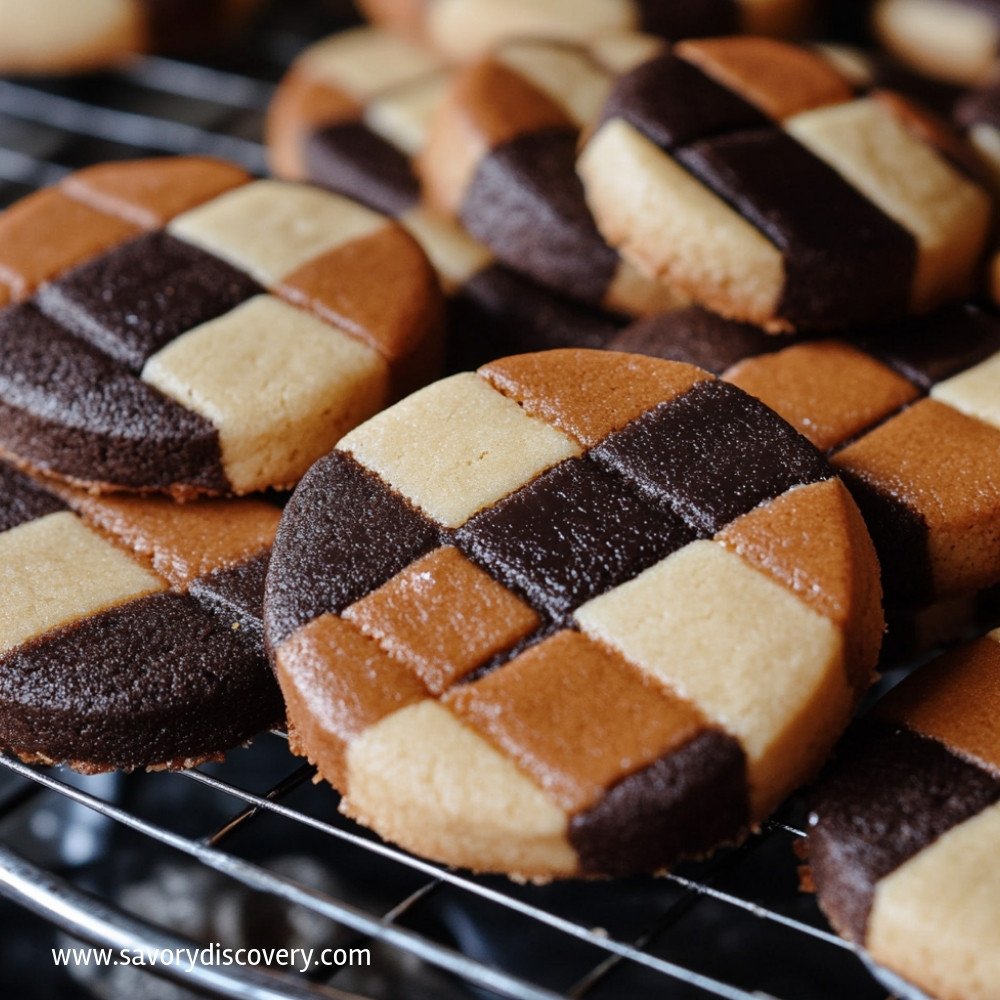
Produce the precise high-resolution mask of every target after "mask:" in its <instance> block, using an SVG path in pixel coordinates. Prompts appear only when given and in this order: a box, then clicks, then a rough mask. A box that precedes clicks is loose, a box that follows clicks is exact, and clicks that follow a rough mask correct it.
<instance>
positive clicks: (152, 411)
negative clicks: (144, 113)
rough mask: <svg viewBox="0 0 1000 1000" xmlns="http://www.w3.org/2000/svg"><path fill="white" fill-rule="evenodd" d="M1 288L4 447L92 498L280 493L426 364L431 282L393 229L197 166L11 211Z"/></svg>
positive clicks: (345, 203) (206, 163)
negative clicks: (132, 493)
mask: <svg viewBox="0 0 1000 1000" xmlns="http://www.w3.org/2000/svg"><path fill="white" fill-rule="evenodd" d="M387 288H391V289H392V295H386V294H385V290H386V289H387ZM0 289H2V290H3V294H5V295H6V296H7V297H8V298H9V299H11V300H13V301H14V302H15V303H16V304H14V305H11V306H10V307H8V308H7V309H4V310H3V311H0V449H2V450H3V451H5V452H6V453H8V454H9V455H11V456H13V457H14V458H15V459H16V460H17V461H18V462H19V463H21V464H23V465H25V466H28V467H31V468H35V469H40V470H44V471H45V472H48V473H52V474H54V475H57V476H60V477H62V478H64V479H67V480H71V481H74V482H77V483H84V484H87V485H88V486H91V487H93V488H98V489H103V488H110V487H116V488H124V489H134V490H161V491H167V492H170V493H173V494H175V495H180V496H185V495H192V494H199V493H206V494H211V493H229V492H232V493H248V492H251V491H254V490H260V489H263V488H265V487H269V486H289V485H291V484H293V483H295V482H296V481H297V480H298V478H299V477H300V476H301V475H302V473H303V472H305V470H306V469H307V468H308V467H309V465H310V464H311V463H312V462H313V461H315V459H316V458H317V457H319V456H320V455H322V454H324V453H325V452H326V451H328V450H329V449H330V447H331V446H332V445H333V444H334V443H335V442H336V440H337V439H338V438H339V437H340V436H341V435H342V434H344V433H345V432H346V431H348V430H350V428H351V427H353V426H355V425H356V424H358V423H360V422H361V421H362V420H365V419H366V418H367V417H369V416H371V415H372V414H373V413H375V412H377V411H378V410H379V409H381V408H382V407H383V406H385V405H386V404H387V403H388V402H389V401H390V400H391V399H392V397H393V396H394V395H399V394H402V393H403V392H405V391H408V390H409V389H411V388H413V387H414V386H416V385H419V384H422V383H423V382H425V381H427V380H429V378H431V377H433V376H434V375H435V373H436V371H437V369H438V368H439V364H440V358H439V354H440V350H441V343H440V319H441V317H440V310H441V302H440V291H439V289H438V286H437V280H436V278H435V275H434V273H433V271H432V269H431V268H430V265H429V264H428V262H427V260H426V257H425V256H424V254H423V252H422V251H421V250H420V248H419V247H418V246H417V244H416V243H415V242H414V241H413V239H412V238H411V237H410V236H408V235H407V234H406V233H405V232H404V231H403V229H402V228H401V227H400V226H398V225H397V224H396V223H394V222H392V221H391V220H389V219H387V218H385V217H384V216H382V215H379V214H377V213H375V212H372V211H370V210H369V209H367V208H364V207H362V206H361V205H358V204H357V203H356V202H353V201H350V200H348V199H346V198H343V197H339V196H337V195H333V194H330V193H328V192H325V191H320V190H319V189H317V188H312V187H307V186H304V185H296V184H286V183H282V182H278V181H250V179H249V178H248V177H247V176H246V175H245V174H243V173H242V172H241V171H239V170H237V169H236V168H235V167H230V166H228V165H226V164H223V163H218V162H215V161H210V160H197V159H167V160H148V161H134V162H131V163H124V164H121V163H117V164H108V165H102V166H98V167H91V168H89V169H87V170H83V171H81V172H79V173H77V174H74V175H72V176H71V177H69V178H68V179H67V180H65V181H63V182H62V183H61V184H60V185H59V186H58V187H54V188H48V189H46V190H44V191H41V192H39V193H37V194H34V195H32V196H30V197H28V198H26V199H25V200H24V201H22V202H19V203H18V204H16V205H14V206H13V207H12V208H10V209H8V210H7V211H6V212H5V213H3V215H0Z"/></svg>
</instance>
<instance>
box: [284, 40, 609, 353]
mask: <svg viewBox="0 0 1000 1000" xmlns="http://www.w3.org/2000/svg"><path fill="white" fill-rule="evenodd" d="M450 78H451V72H450V71H449V70H448V69H446V67H445V65H444V63H443V61H442V60H441V59H440V58H439V57H437V56H434V55H432V54H430V53H429V51H428V49H427V48H425V47H423V46H420V45H418V44H416V43H412V42H407V41H405V40H402V39H400V38H399V37H398V36H396V35H393V34H391V33H389V32H387V31H384V30H380V29H378V28H358V29H354V30H351V31H345V32H341V33H340V34H337V35H334V36H332V37H331V38H328V39H325V40H323V41H321V42H319V43H317V44H316V45H314V46H312V47H310V48H309V49H307V50H306V51H305V52H304V53H303V54H302V56H300V57H299V59H298V60H297V61H296V62H295V64H294V65H293V66H292V68H291V69H290V70H289V72H288V74H287V75H286V77H285V79H284V80H283V81H282V83H281V85H280V86H279V88H278V92H277V94H276V95H275V99H274V101H273V102H272V104H271V107H270V109H269V113H268V148H269V151H270V158H271V166H272V169H273V170H274V172H275V173H276V174H277V175H278V176H279V177H283V178H286V179H290V180H308V181H311V182H313V183H315V184H319V185H321V186H323V187H325V188H329V189H330V190H332V191H336V192H338V193H340V194H344V195H347V196H348V197H349V198H353V199H355V200H357V201H359V202H361V203H362V204H365V205H368V206H369V207H371V208H374V209H376V210H377V211H382V212H386V213H387V214H389V215H392V216H394V217H395V218H396V219H397V220H398V221H399V223H400V224H401V225H402V226H404V227H405V228H406V229H407V230H408V231H409V232H410V234H411V235H412V236H413V237H414V238H415V239H416V240H417V242H418V243H420V245H421V246H422V247H423V249H424V251H425V252H426V253H427V256H428V258H429V259H430V261H431V263H432V264H433V265H434V268H435V269H436V271H437V273H438V277H439V278H440V280H441V285H442V287H443V289H444V291H445V292H446V294H447V296H448V305H449V310H448V311H449V330H450V334H449V337H448V344H447V348H448V351H447V353H448V358H447V368H448V369H449V370H453V371H454V370H464V369H468V368H475V367H478V365H480V364H482V363H484V362H485V361H488V360H492V359H494V358H498V357H502V356H504V355H506V354H512V353H519V352H520V351H526V350H538V349H545V348H552V347H570V346H573V347H599V346H601V345H602V344H603V343H604V342H605V341H606V340H607V339H608V337H610V336H612V335H613V334H614V333H615V332H616V330H617V328H618V326H619V325H621V324H620V322H619V320H618V319H616V318H613V317H610V316H604V315H601V314H599V313H598V312H596V311H592V310H588V309H586V308H581V307H580V306H579V305H577V304H576V303H575V302H573V301H571V300H569V299H568V298H566V297H564V296H559V295H555V294H551V293H550V292H549V291H548V290H546V289H544V288H542V287H541V286H540V285H538V284H537V283H535V282H533V281H530V280H529V279H526V278H524V277H522V276H521V275H519V274H517V273H516V272H515V271H513V270H511V269H510V268H507V267H505V266H504V265H503V264H501V263H499V262H498V261H497V259H496V257H495V256H494V254H493V252H492V251H491V250H490V249H489V247H487V246H486V245H485V244H483V243H481V242H480V241H478V240H476V239H474V238H473V237H472V236H471V235H469V233H468V232H467V231H466V230H465V229H464V228H463V227H462V226H461V224H460V223H458V222H456V221H455V220H454V219H452V218H451V217H449V216H448V215H447V214H445V213H443V212H440V211H437V210H435V209H433V208H432V207H430V206H428V205H427V204H426V203H425V201H424V200H423V197H422V186H421V181H420V178H419V177H418V175H417V173H416V170H415V169H414V159H415V158H416V157H417V156H418V154H419V153H420V151H421V150H423V148H424V145H425V142H426V137H427V133H428V130H429V128H430V122H431V119H432V118H433V115H434V113H435V111H436V110H437V109H438V107H439V106H440V104H441V102H442V100H443V99H444V96H445V94H446V93H447V90H448V82H449V80H450ZM568 180H569V182H570V183H571V184H572V183H573V178H572V177H570V178H569V179H568ZM598 239H599V237H598ZM600 253H603V254H605V255H606V253H607V249H606V248H605V249H604V250H603V251H600Z"/></svg>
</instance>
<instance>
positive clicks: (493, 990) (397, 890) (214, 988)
mask: <svg viewBox="0 0 1000 1000" xmlns="http://www.w3.org/2000/svg"><path fill="white" fill-rule="evenodd" d="M276 6H279V5H276ZM282 6H286V7H287V6H289V5H282ZM292 20H293V23H291V24H289V23H286V22H287V18H286V19H285V20H279V21H278V22H277V23H272V24H271V25H270V26H269V27H268V29H267V30H263V31H261V32H259V33H258V35H257V36H256V40H255V41H254V42H253V43H252V44H251V45H249V46H248V47H247V49H246V50H245V51H243V52H242V53H241V55H240V58H239V60H238V62H237V64H236V65H237V68H236V69H234V68H232V66H226V67H222V66H220V65H218V64H215V65H204V64H198V63H191V62H179V61H175V60H171V59H165V58H159V57H150V58H145V59H142V60H141V61H138V62H136V63H134V64H133V65H131V66H129V67H128V68H127V69H125V70H123V71H121V72H117V73H114V74H108V75H101V76H96V77H91V78H87V79H84V80H76V81H58V80H31V81H23V80H22V81H5V80H0V204H7V203H9V202H11V201H13V200H15V199H17V198H19V197H21V196H23V195H25V194H27V193H29V192H30V191H31V190H33V189H35V188H37V187H39V186H42V185H45V184H49V183H52V182H54V181H56V180H58V179H59V178H60V177H62V176H63V175H64V174H66V173H68V172H70V171H71V170H74V169H77V168H79V167H82V166H85V165H87V164H89V163H93V162H100V161H102V160H108V159H118V158H128V157H135V156H143V155H155V154H161V153H208V154H214V155H218V156H222V157H226V158H228V159H231V160H235V161H237V162H239V163H241V164H243V165H244V166H246V167H247V168H249V169H250V170H252V171H254V172H257V173H262V172H264V169H265V164H264V155H263V147H262V146H261V144H260V136H261V124H262V118H263V115H262V109H264V108H265V107H266V104H267V101H268V98H269V96H270V94H271V91H272V84H273V81H274V80H276V79H277V78H278V77H279V75H280V72H281V70H282V68H283V67H284V66H286V65H287V63H288V60H289V59H290V58H291V57H292V56H293V55H294V53H295V52H296V51H297V50H298V49H300V48H301V47H302V46H303V45H304V44H306V43H307V42H308V41H310V40H311V38H310V35H313V36H315V35H316V34H322V33H324V32H325V31H327V30H329V29H330V27H333V26H335V24H331V23H330V18H329V16H327V21H325V22H324V21H323V19H322V17H320V18H319V19H318V20H309V19H308V18H303V17H302V16H301V12H300V17H299V22H298V24H297V25H296V24H295V23H294V19H292ZM334 20H335V19H334ZM303 23H305V24H309V25H310V29H309V30H308V31H305V32H304V31H303V30H301V25H302V24H303ZM246 67H249V69H246ZM0 763H2V765H3V769H5V772H6V774H4V773H3V771H0V777H5V778H6V780H5V781H3V783H2V784H0V788H6V794H5V795H2V794H0V893H2V894H3V895H5V896H6V897H8V899H12V900H14V901H16V902H18V903H20V904H22V905H23V906H25V907H27V908H28V909H29V910H32V911H34V913H36V914H37V915H40V916H42V917H43V918H44V919H45V920H46V921H48V922H49V923H51V924H54V925H56V926H57V927H59V928H61V929H62V930H63V931H65V932H66V933H67V934H68V935H70V936H71V937H73V938H76V939H80V940H83V941H86V942H88V943H92V944H99V945H105V946H112V947H116V948H127V949H130V950H132V951H146V952H148V951H149V950H150V949H152V948H166V947H177V946H185V945H190V944H191V942H190V941H189V940H185V939H183V938H182V937H180V936H178V935H177V934H176V933H174V932H173V931H170V930H167V929H165V928H164V927H162V926H157V925H155V924H153V923H151V922H150V921H149V920H148V918H147V917H146V916H138V915H135V914H134V913H130V912H128V910H127V909H126V908H125V907H124V906H122V905H121V904H120V902H118V901H116V898H115V896H114V894H113V893H111V894H109V893H108V892H96V891H94V888H93V886H92V885H91V886H90V887H89V888H86V889H85V888H81V887H80V885H79V884H77V883H78V881H79V879H77V878H75V876H76V871H75V870H74V869H73V867H72V866H71V865H66V864H65V863H59V864H58V865H57V864H56V863H54V862H51V861H50V862H49V863H39V862H38V861H37V860H33V861H29V860H27V859H26V858H25V857H24V856H22V854H20V853H18V851H16V850H15V849H14V848H13V847H12V846H10V845H11V844H12V843H14V844H18V845H19V846H18V850H22V851H23V850H24V841H25V835H24V831H25V830H28V829H31V828H32V824H33V820H35V819H38V817H39V816H42V815H43V814H44V813H45V810H46V809H48V810H50V811H51V809H52V805H53V803H54V802H56V803H58V804H61V806H62V807H63V809H64V810H65V809H67V808H70V809H72V810H74V812H73V813H72V816H73V817H75V820H74V821H76V822H78V821H79V817H80V815H81V814H85V815H90V816H91V817H95V816H96V817H99V818H100V821H101V822H103V823H105V824H106V826H107V827H111V828H113V829H114V831H115V834H114V835H113V836H112V837H111V838H110V839H111V843H112V845H113V846H112V847H111V848H110V851H111V852H112V853H114V851H116V850H118V849H119V848H118V847H117V846H114V845H120V844H123V843H125V844H127V845H128V850H129V851H131V852H132V854H133V856H137V857H139V858H141V859H143V860H142V861H141V864H143V865H145V866H147V867H149V866H154V865H155V864H156V863H157V862H158V861H160V860H162V859H163V858H168V857H174V858H178V857H179V856H180V857H181V859H183V858H186V859H189V863H193V864H195V865H197V866H201V867H203V868H206V869H209V870H211V871H212V872H214V873H217V874H218V875H219V876H221V878H222V879H223V880H225V881H226V882H232V883H236V884H238V885H240V886H242V887H243V888H245V889H246V890H248V891H250V892H251V893H252V894H253V895H254V898H257V899H259V898H262V897H264V896H267V897H271V899H272V900H277V901H282V902H283V903H284V904H288V905H290V906H294V907H298V908H300V909H302V910H305V911H309V912H311V913H312V914H316V915H319V916H320V917H322V918H324V919H325V920H328V921H330V922H331V923H332V925H334V926H335V927H336V928H338V930H337V933H339V934H341V935H342V936H341V938H339V939H338V940H342V941H345V942H349V943H350V944H351V945H359V944H367V945H371V946H372V947H373V950H374V953H375V961H374V964H375V969H374V973H373V975H374V978H371V977H369V978H368V979H365V980H358V979H357V978H351V976H350V975H349V974H348V973H347V972H346V971H343V970H342V971H340V972H337V973H336V974H334V975H333V976H330V974H329V972H330V970H323V972H322V975H321V976H320V975H316V976H305V977H297V976H292V975H290V974H287V973H281V974H279V973H275V972H269V971H266V970H233V969H227V970H221V969H219V968H213V967H210V966H196V967H195V968H193V969H191V970H184V969H179V968H173V969H169V970H164V971H163V972H161V974H165V975H167V976H168V977H169V978H173V979H176V980H178V981H180V982H182V983H183V984H184V985H186V986H188V987H190V988H193V989H196V990H199V991H203V992H207V993H209V994H211V995H218V996H225V997H234V998H255V1000H257V998H271V997H295V998H305V997H328V998H329V997H348V996H359V995H364V996H379V997H380V996H396V997H398V996H406V997H410V996H417V995H418V992H419V991H418V988H417V986H416V985H415V984H416V983H417V981H418V978H419V977H418V971H419V970H430V971H431V973H432V975H433V976H437V977H438V978H431V979H430V980H426V978H424V979H423V980H421V982H423V983H424V985H423V986H421V987H420V990H422V991H423V993H422V994H421V995H429V996H435V997H437V996H449V997H450V996H455V997H468V996H483V995H497V996H503V997H518V998H525V1000H529V998H530V1000H551V998H554V997H572V998H584V997H586V998H594V1000H598V998H601V997H632V996H663V997H671V998H672V997H678V998H687V997H691V998H699V997H701V998H704V997H721V998H725V1000H751V998H753V997H770V996H774V997H780V998H781V1000H814V998H820V997H843V996H851V997H856V998H858V1000H865V998H868V997H871V998H873V1000H874V998H879V997H885V996H886V993H887V991H890V992H892V993H894V994H895V995H897V996H903V997H914V998H915V997H918V996H919V994H917V993H916V992H915V991H914V990H913V989H912V988H910V987H908V986H906V985H905V984H903V983H901V982H899V981H897V980H895V979H894V978H893V977H892V976H891V975H889V974H888V973H886V972H885V971H884V970H878V969H874V968H871V967H869V966H866V965H865V964H864V963H865V962H866V961H867V960H866V959H865V958H864V956H863V955H862V954H861V953H860V952H859V951H858V950H857V949H855V948H853V947H852V946H851V945H849V944H847V943H845V942H844V941H842V940H840V939H839V938H838V937H836V936H835V935H833V934H832V933H830V931H829V930H828V929H827V927H826V925H825V923H824V921H823V920H822V917H821V916H820V915H819V912H818V910H817V909H816V906H815V903H814V902H813V901H812V900H811V899H810V898H809V897H807V896H804V895H802V894H801V893H799V892H798V891H797V888H796V875H795V858H794V854H793V851H792V844H793V841H794V840H795V838H797V837H800V836H801V834H802V831H801V829H800V825H799V823H800V821H799V820H797V819H796V817H797V816H801V807H798V808H797V807H796V806H795V805H794V804H793V805H792V806H790V807H789V808H788V809H786V810H785V812H784V813H783V815H784V817H785V819H784V820H781V821H772V822H771V823H769V824H768V825H767V826H766V827H765V829H763V830H762V831H761V832H760V833H758V834H757V835H755V836H754V837H752V838H751V839H750V841H749V842H748V843H746V844H744V845H743V846H742V847H740V848H738V849H735V850H729V851H725V852H722V853H720V854H719V855H717V856H716V857H714V858H713V859H711V860H710V861H708V862H705V863H702V864H699V865H688V866H685V867H683V868H682V869H681V870H680V871H678V872H677V873H675V874H672V875H668V876H666V877H665V878H659V879H628V880H620V881H616V882H605V883H592V884H573V885H553V886H549V887H539V886H519V885H516V884H514V883H511V882H508V881H506V880H502V879H496V878H476V877H470V876H467V875H465V874H462V873H457V872H454V871H451V870H447V869H444V868H441V867H439V866H437V865H434V864H430V863H427V862H425V861H422V860H420V859H417V858H414V857H412V856H410V855H408V854H406V853H405V852H402V851H399V850H397V849H395V848H393V847H391V846H388V845H386V844H383V843H381V842H380V841H378V840H377V839H375V838H373V837H372V836H370V835H369V834H368V833H367V832H365V831H363V830H361V829H359V828H358V827H356V826H354V825H352V824H351V823H350V822H349V821H347V820H345V819H343V818H342V817H340V816H339V814H337V812H336V809H335V802H336V797H335V795H334V793H333V792H332V791H331V790H330V789H329V788H327V787H326V786H321V787H316V786H313V785H311V783H310V779H311V778H312V776H313V771H312V769H311V768H309V767H308V766H300V765H299V763H297V762H296V761H295V760H294V759H293V758H291V757H290V756H289V755H288V753H287V747H286V746H285V745H284V743H283V736H282V734H280V733H273V734H270V735H266V736H263V737H261V738H260V739H258V740H257V741H256V742H255V744H254V745H253V746H252V747H251V748H250V749H249V750H244V751H236V752H234V753H232V754H230V755H229V757H228V758H227V761H226V762H225V763H224V764H220V765H208V766H204V767H201V768H198V769H195V770H192V771H188V772H183V773H180V774H165V773H164V774H137V775H131V776H125V777H121V776H119V777H118V778H116V779H115V780H114V781H113V782H112V784H110V785H109V784H108V782H107V781H102V780H101V779H99V778H91V779H84V778H79V777H78V776H75V775H71V774H69V773H68V772H64V771H56V770H50V769H43V768H36V767H29V766H27V765H24V764H22V763H20V762H18V761H16V760H12V759H9V758H0ZM275 774H276V777H275ZM234 775H236V777H234ZM261 775H267V779H268V780H267V781H266V782H265V783H264V787H263V788H261V789H259V790H256V791H254V790H252V788H253V787H255V785H256V784H258V783H259V782H258V781H257V779H258V778H259V777H260V776H261ZM247 778H249V780H247ZM246 785H250V786H251V787H250V788H248V787H245V786H246ZM206 796H208V797H210V798H211V805H210V806H209V805H206V802H208V799H207V798H206ZM157 800H162V801H169V802H170V803H179V805H176V804H175V805H171V807H170V808H169V809H168V810H167V813H168V814H167V815H166V816H164V815H163V810H160V811H159V814H157V810H155V809H152V810H150V809H149V808H148V806H149V803H150V801H157ZM69 803H73V804H74V805H72V806H69ZM220 810H221V815H223V817H224V818H223V819H222V821H219V820H218V816H219V815H220ZM60 815H61V816H62V817H63V820H61V822H62V821H65V817H66V815H67V813H66V812H65V811H64V812H63V813H62V814H60ZM151 816H153V817H154V818H150V817H151ZM266 824H272V825H273V824H280V827H279V828H278V830H277V832H276V834H275V835H276V836H277V838H278V839H279V840H280V841H281V842H283V843H284V844H285V845H286V846H289V847H294V848H296V849H297V850H299V851H300V853H301V851H302V850H306V848H303V847H302V845H303V844H305V843H307V842H308V845H309V847H308V852H309V854H310V856H311V857H313V858H315V859H317V860H318V861H320V862H321V863H322V864H323V866H324V867H325V868H326V869H327V870H329V871H331V872H332V873H333V878H334V887H333V888H331V887H330V885H329V884H328V885H327V886H326V887H325V888H323V889H319V888H316V887H315V884H314V882H312V881H309V880H303V879H300V878H293V877H289V876H288V875H287V874H282V873H279V872H278V871H276V870H275V869H274V868H273V867H268V866H267V864H266V863H265V862H266V861H267V859H266V858H265V859H264V861H260V860H257V859H254V858H253V857H252V854H253V852H252V851H250V852H249V853H250V854H251V857H248V856H247V853H248V851H247V850H245V849H243V846H242V845H243V844H245V843H246V842H247V840H248V838H247V834H248V831H250V830H252V829H253V828H254V827H259V826H261V825H266ZM35 825H36V826H37V825H38V824H35ZM11 831H14V832H11ZM122 838H124V840H122ZM28 839H30V838H28ZM121 849H122V850H124V849H125V848H124V847H122V848H121ZM137 852H138V853H137ZM56 867H58V868H59V869H60V870H61V874H56V872H55V871H54V870H53V869H54V868H56ZM361 884H363V885H364V886H365V890H364V891H360V890H359V889H358V886H359V885H361ZM345 929H346V930H345ZM345 935H346V936H345ZM393 956H395V957H394V958H393ZM380 962H384V963H386V964H391V965H392V967H393V968H394V969H396V970H397V973H398V971H399V970H400V969H402V974H401V976H402V977H401V978H397V979H396V980H395V982H394V984H392V985H389V986H387V985H386V983H384V982H380V981H379V979H378V965H379V963H380ZM401 963H402V964H401ZM408 963H409V964H408ZM427 982H429V983H430V985H429V986H428V985H426V984H427ZM765 991H766V992H765Z"/></svg>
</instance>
